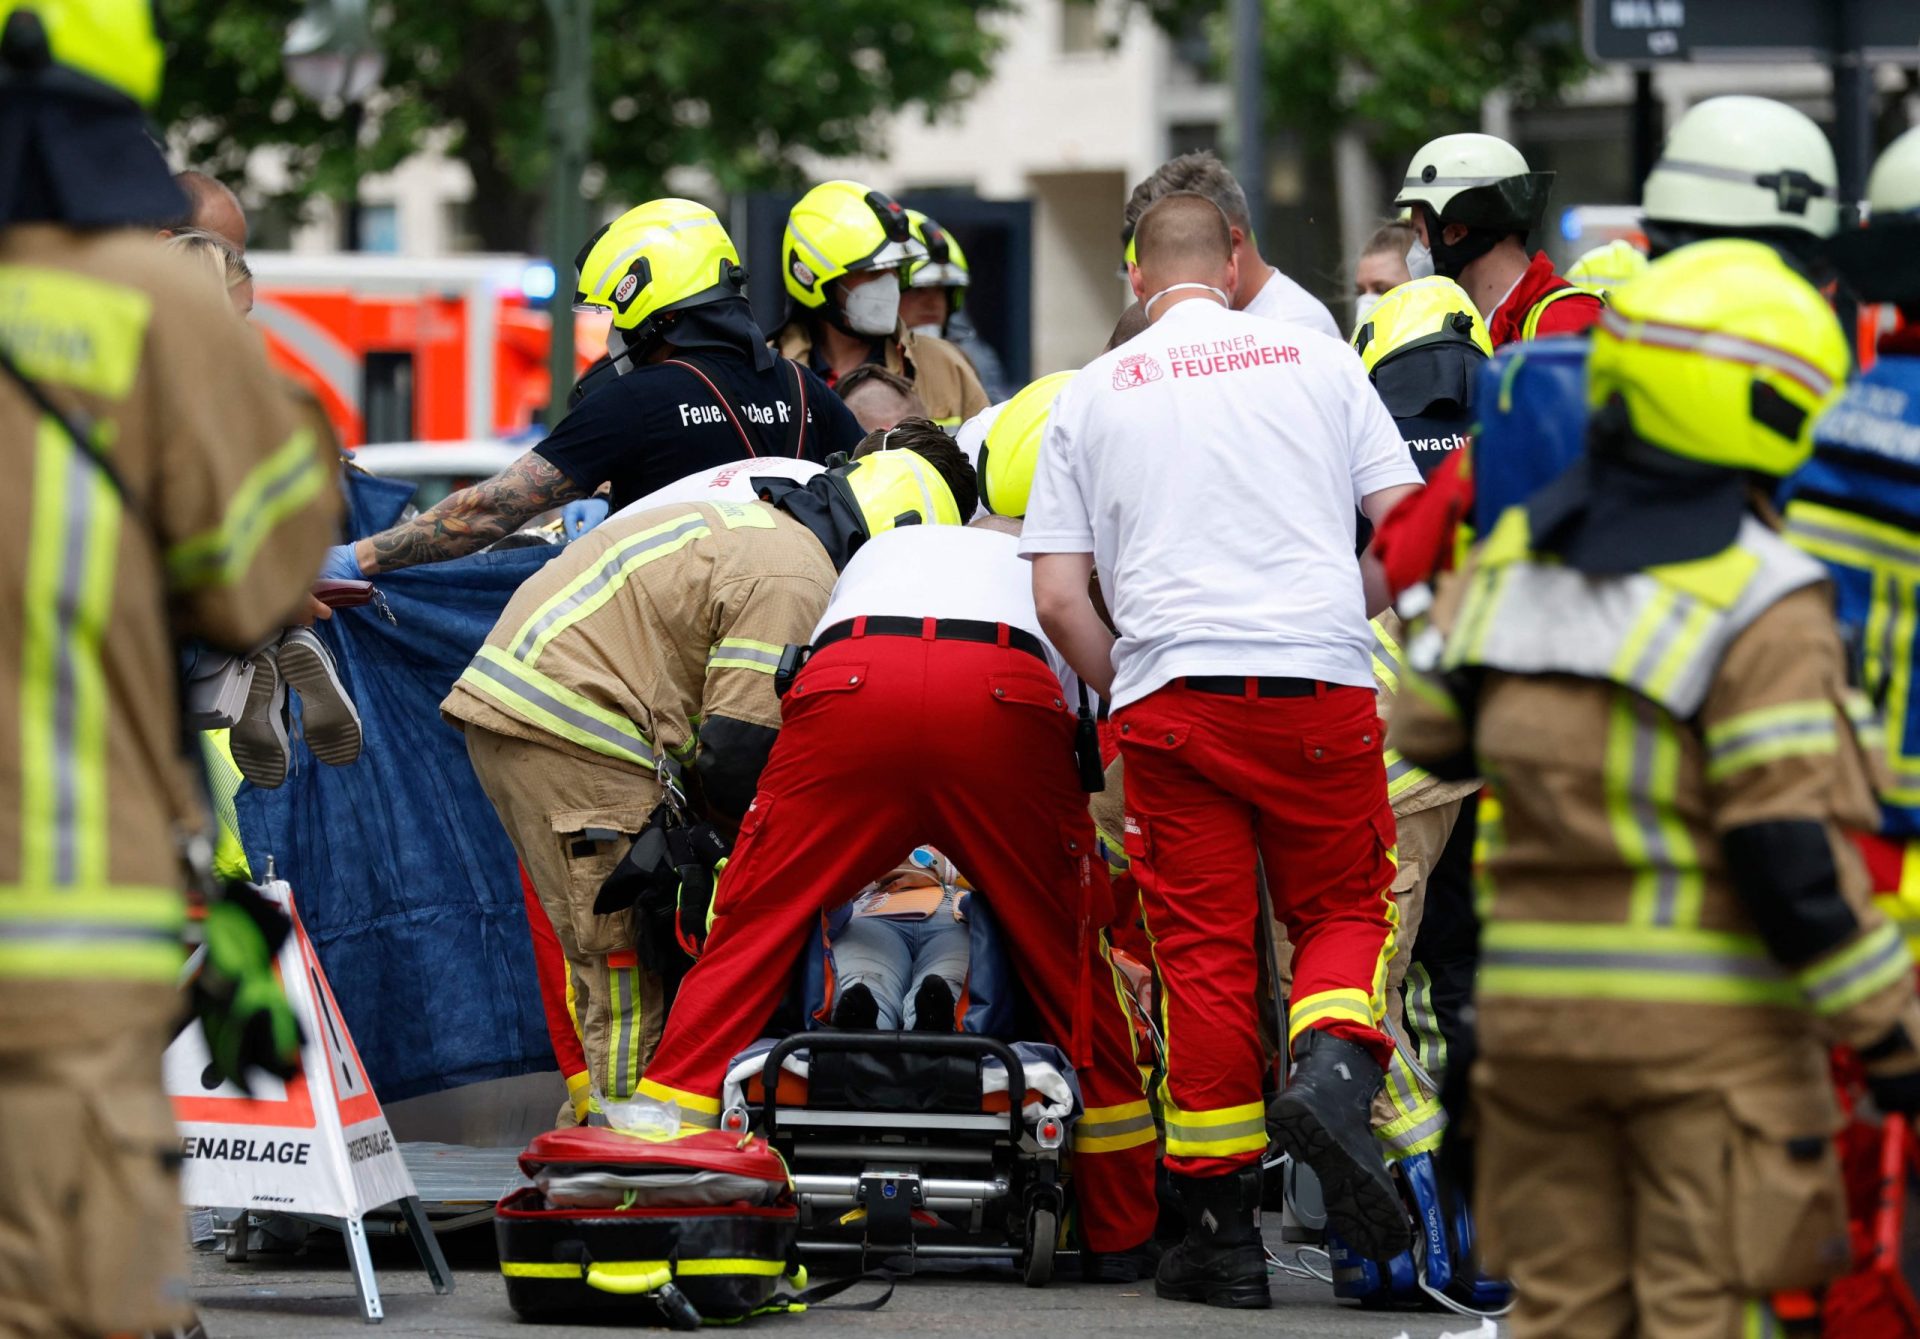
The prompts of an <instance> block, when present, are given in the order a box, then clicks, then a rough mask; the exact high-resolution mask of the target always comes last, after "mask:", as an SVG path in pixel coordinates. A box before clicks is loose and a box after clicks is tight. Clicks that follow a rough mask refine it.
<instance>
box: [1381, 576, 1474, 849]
mask: <svg viewBox="0 0 1920 1339" xmlns="http://www.w3.org/2000/svg"><path fill="white" fill-rule="evenodd" d="M1372 628H1373V682H1374V686H1375V687H1376V688H1377V689H1378V690H1379V692H1380V718H1381V719H1382V720H1386V719H1387V718H1388V717H1389V716H1391V715H1392V712H1393V700H1394V698H1395V697H1396V696H1397V695H1398V694H1399V692H1400V676H1401V675H1403V674H1405V673H1406V668H1405V666H1404V665H1403V663H1402V662H1403V661H1404V660H1405V658H1406V656H1405V652H1403V651H1402V650H1401V649H1400V639H1401V638H1402V637H1404V636H1405V635H1406V629H1405V628H1404V626H1403V625H1402V624H1401V622H1400V619H1399V617H1398V616H1397V615H1396V614H1394V612H1393V611H1392V610H1390V609H1389V610H1382V611H1381V613H1380V615H1379V616H1378V617H1377V618H1375V619H1374V620H1373V621H1372ZM1386 762H1387V799H1388V800H1389V801H1391V802H1392V804H1393V814H1394V817H1396V818H1407V817H1409V816H1411V815H1413V814H1417V813H1421V812H1423V811H1425V810H1428V809H1438V808H1439V807H1440V806H1441V805H1443V804H1451V803H1453V802H1454V801H1455V800H1458V799H1463V798H1464V797H1466V796H1468V795H1471V794H1473V792H1474V791H1475V790H1477V789H1478V788H1479V783H1478V782H1475V781H1442V780H1441V779H1440V778H1439V777H1437V776H1435V775H1434V774H1433V773H1431V772H1429V771H1427V770H1426V768H1424V767H1417V766H1415V765H1414V764H1413V763H1411V762H1409V761H1408V760H1407V759H1406V758H1404V757H1402V756H1401V755H1400V751H1399V750H1398V749H1395V748H1393V747H1391V746H1389V747H1388V748H1387V750H1386ZM1436 854H1437V853H1436Z"/></svg>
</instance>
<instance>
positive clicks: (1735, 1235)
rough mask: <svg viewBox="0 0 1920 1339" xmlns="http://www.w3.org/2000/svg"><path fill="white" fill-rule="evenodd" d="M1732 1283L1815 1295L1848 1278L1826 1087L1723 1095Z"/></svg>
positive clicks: (1842, 1199)
mask: <svg viewBox="0 0 1920 1339" xmlns="http://www.w3.org/2000/svg"><path fill="white" fill-rule="evenodd" d="M1727 1107H1728V1110H1729V1112H1730V1113H1731V1115H1732V1117H1733V1131H1732V1136H1731V1139H1730V1141H1729V1144H1728V1149H1727V1159H1728V1164H1727V1231H1728V1235H1727V1243H1728V1252H1729V1256H1730V1259H1729V1264H1730V1266H1731V1273H1732V1277H1731V1278H1730V1279H1729V1282H1731V1283H1733V1284H1735V1285H1737V1286H1738V1287H1740V1288H1741V1289H1742V1290H1743V1291H1745V1292H1749V1293H1755V1294H1759V1293H1768V1292H1783V1291H1788V1290H1793V1289H1800V1288H1817V1287H1819V1286H1821V1285H1822V1284H1825V1283H1827V1282H1828V1281H1830V1280H1832V1279H1834V1278H1836V1277H1838V1276H1839V1275H1840V1274H1843V1273H1845V1272H1846V1268H1847V1265H1848V1261H1849V1247H1848V1240H1847V1200H1846V1190H1845V1187H1844V1186H1843V1185H1842V1183H1841V1179H1840V1161H1839V1157H1838V1155H1837V1153H1836V1152H1835V1150H1834V1143H1833V1135H1834V1131H1835V1130H1836V1128H1837V1127H1838V1124H1839V1122H1838V1118H1837V1114H1836V1112H1835V1110H1834V1106H1833V1099H1832V1097H1831V1096H1830V1095H1829V1094H1828V1093H1827V1092H1826V1091H1825V1090H1823V1089H1817V1088H1799V1087H1778V1086H1776V1087H1766V1088H1736V1089H1733V1090H1730V1091H1729V1092H1728V1093H1727Z"/></svg>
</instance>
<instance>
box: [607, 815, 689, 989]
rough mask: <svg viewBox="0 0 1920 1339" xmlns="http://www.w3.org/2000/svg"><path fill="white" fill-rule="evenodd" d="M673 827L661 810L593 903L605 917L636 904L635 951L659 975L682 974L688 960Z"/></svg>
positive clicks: (633, 907)
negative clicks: (670, 844)
mask: <svg viewBox="0 0 1920 1339" xmlns="http://www.w3.org/2000/svg"><path fill="white" fill-rule="evenodd" d="M667 831H668V829H667V826H666V816H665V813H664V812H663V810H659V809H657V810H655V811H654V813H653V816H652V817H650V818H649V819H648V820H647V825H646V827H644V828H642V829H641V830H640V835H639V836H638V837H635V838H634V839H633V845H632V846H630V847H629V848H627V854H626V855H625V857H624V858H622V859H621V861H620V863H619V864H618V865H616V866H614V869H613V873H611V874H609V875H608V876H607V881H606V882H605V883H603V884H601V885H600V894H599V896H598V897H596V898H595V899H594V902H593V909H594V912H595V913H596V914H598V915H601V916H611V915H615V914H617V913H618V912H622V911H627V910H629V909H631V912H632V917H633V947H634V953H635V955H636V956H637V957H638V959H639V962H640V965H641V966H642V967H644V968H645V969H646V970H647V971H649V972H653V973H655V974H656V975H668V974H673V973H677V972H679V971H682V970H684V969H685V967H686V965H687V962H686V958H685V956H684V955H683V954H682V953H681V952H680V946H679V944H678V942H677V938H676V934H677V926H676V924H675V919H676V917H677V914H678V910H679V896H680V877H679V873H678V871H676V870H675V869H674V867H673V860H672V857H671V855H670V853H669V851H668V848H667Z"/></svg>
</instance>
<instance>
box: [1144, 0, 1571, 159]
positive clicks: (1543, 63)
mask: <svg viewBox="0 0 1920 1339" xmlns="http://www.w3.org/2000/svg"><path fill="white" fill-rule="evenodd" d="M1141 2H1142V3H1143V4H1145V5H1146V7H1147V8H1148V9H1149V10H1150V11H1151V12H1152V13H1153V14H1154V16H1155V18H1157V19H1158V20H1159V21H1160V22H1161V23H1162V24H1163V25H1164V26H1166V27H1168V28H1169V29H1171V30H1174V31H1177V32H1178V31H1186V32H1190V31H1192V30H1193V28H1194V27H1195V25H1200V26H1202V27H1203V28H1204V29H1205V30H1206V31H1207V32H1208V33H1209V34H1210V35H1211V36H1212V37H1213V39H1214V49H1215V51H1216V53H1218V54H1220V55H1221V56H1222V58H1223V59H1224V57H1225V54H1226V50H1227V42H1228V40H1229V39H1230V33H1229V31H1228V30H1227V28H1226V24H1225V19H1224V14H1223V10H1224V8H1225V6H1224V5H1223V3H1222V0H1141ZM1265 3H1266V43H1265V45H1266V50H1265V57H1266V91H1267V111H1268V116H1269V120H1270V123H1271V124H1272V125H1273V126H1275V127H1277V128H1280V129H1284V130H1289V131H1292V132H1294V133H1296V134H1298V135H1299V136H1301V137H1302V139H1303V140H1304V141H1306V143H1307V145H1308V147H1309V148H1316V147H1324V146H1325V145H1326V144H1328V143H1329V142H1331V140H1332V139H1333V137H1334V135H1335V134H1336V133H1338V132H1339V131H1340V130H1342V129H1344V128H1346V127H1347V126H1349V125H1353V124H1358V125H1359V126H1360V127H1361V128H1362V129H1363V130H1364V131H1365V132H1366V133H1367V135H1368V137H1369V139H1370V140H1371V141H1372V143H1373V147H1374V148H1375V150H1376V152H1379V153H1382V154H1385V155H1387V156H1389V157H1394V158H1397V157H1399V156H1400V155H1401V154H1403V153H1408V152H1411V151H1412V150H1413V149H1415V148H1417V147H1419V145H1420V144H1421V143H1423V142H1424V141H1426V140H1428V139H1430V138H1432V137H1433V136H1435V135H1440V134H1445V133H1447V132H1449V131H1454V130H1469V129H1474V128H1477V127H1478V125H1479V122H1480V104H1481V101H1482V99H1484V98H1485V97H1486V95H1487V94H1489V93H1491V92H1494V91H1495V90H1504V91H1505V92H1507V93H1510V94H1511V95H1512V96H1513V98H1514V100H1515V101H1516V103H1518V104H1520V105H1522V106H1525V105H1527V104H1529V103H1532V102H1536V101H1539V100H1542V99H1544V98H1546V97H1549V96H1551V95H1552V94H1554V93H1556V92H1558V91H1559V90H1560V89H1562V88H1564V87H1566V85H1568V84H1569V83H1571V82H1572V81H1573V80H1574V79H1575V78H1577V77H1579V76H1580V75H1581V74H1583V73H1584V72H1585V71H1586V68H1587V62H1586V58H1585V56H1584V54H1583V53H1582V51H1581V46H1580V22H1579V20H1580V0H1265Z"/></svg>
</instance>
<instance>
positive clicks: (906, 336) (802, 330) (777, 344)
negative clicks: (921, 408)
mask: <svg viewBox="0 0 1920 1339" xmlns="http://www.w3.org/2000/svg"><path fill="white" fill-rule="evenodd" d="M880 343H881V346H882V353H883V358H882V362H883V363H884V364H885V366H886V369H887V371H889V372H897V373H899V374H900V375H901V376H903V377H905V378H906V379H907V380H908V381H911V382H912V383H913V389H914V391H915V392H916V393H918V394H919V396H920V402H921V403H922V404H924V405H926V407H927V417H929V418H931V419H932V420H933V421H934V422H935V423H938V424H939V425H940V426H941V427H943V428H945V429H947V430H948V431H949V432H951V431H953V429H955V428H957V427H959V426H960V425H961V424H962V423H965V422H966V421H967V420H968V419H970V418H972V417H973V416H974V415H975V414H977V413H979V412H980V411H981V410H982V409H985V408H986V407H987V393H986V391H985V390H983V389H982V388H981V385H980V375H979V373H977V372H975V371H974V370H973V364H972V363H969V362H968V361H967V357H966V355H965V354H963V353H961V352H960V350H959V349H957V348H955V347H954V346H953V345H951V344H949V343H947V341H946V340H944V339H938V338H935V337H934V336H931V335H916V334H914V333H913V332H912V331H911V330H908V329H907V328H906V327H905V326H900V327H897V328H896V329H895V330H894V332H893V334H892V336H890V337H889V338H887V339H885V340H882V341H880ZM773 345H774V348H775V349H776V350H778V352H779V354H780V356H781V357H783V358H791V359H793V360H794V361H795V362H797V363H800V364H801V365H802V366H805V367H811V368H813V370H814V371H816V372H818V373H820V375H821V377H823V378H824V379H825V380H826V383H827V385H829V386H831V385H833V383H834V381H835V377H834V376H833V374H832V372H831V371H830V370H827V369H823V368H821V367H819V366H816V365H815V364H814V361H813V334H812V332H811V331H810V330H809V329H808V328H807V323H806V321H805V320H794V321H789V322H787V324H785V325H784V326H781V327H780V330H779V332H778V333H777V334H776V335H775V336H774V339H773Z"/></svg>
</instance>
